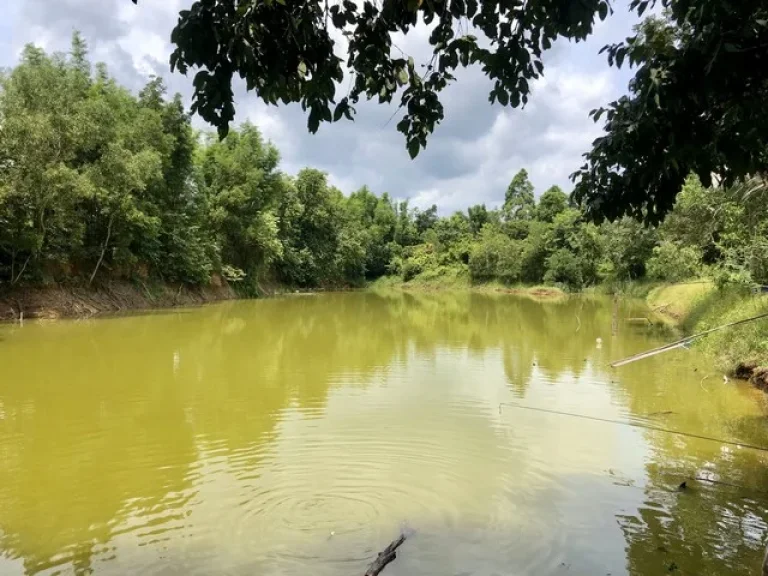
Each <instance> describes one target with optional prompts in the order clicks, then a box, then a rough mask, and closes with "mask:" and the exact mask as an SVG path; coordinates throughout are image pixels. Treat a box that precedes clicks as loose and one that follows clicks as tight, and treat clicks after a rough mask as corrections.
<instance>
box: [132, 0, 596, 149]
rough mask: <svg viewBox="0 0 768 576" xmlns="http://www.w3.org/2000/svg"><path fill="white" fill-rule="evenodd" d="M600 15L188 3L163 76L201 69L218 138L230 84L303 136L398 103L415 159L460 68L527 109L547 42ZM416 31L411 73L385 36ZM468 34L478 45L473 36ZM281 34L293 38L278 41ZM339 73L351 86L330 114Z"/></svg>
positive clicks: (592, 11)
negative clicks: (293, 112) (281, 111)
mask: <svg viewBox="0 0 768 576" xmlns="http://www.w3.org/2000/svg"><path fill="white" fill-rule="evenodd" d="M133 1H134V2H136V0H133ZM609 11H610V7H609V3H608V2H607V1H606V0H584V1H582V2H552V1H551V0H539V1H537V2H529V3H528V4H527V5H524V4H522V3H517V2H499V1H498V0H470V1H464V0H453V1H450V2H448V1H446V2H423V1H421V0H404V1H386V2H383V3H379V2H376V1H375V0H364V1H362V2H353V1H351V0H339V1H336V2H332V3H328V2H325V1H324V0H322V1H321V0H309V1H296V0H285V1H283V0H250V1H247V2H240V3H232V2H223V1H209V2H195V3H194V4H193V5H192V6H191V8H190V9H189V10H183V11H182V12H181V13H180V15H179V23H178V25H177V27H176V28H175V30H174V31H173V33H172V35H171V40H172V42H173V43H174V44H175V45H176V49H175V50H174V52H173V54H172V56H171V66H172V68H175V69H179V70H181V71H182V72H186V71H187V70H188V69H189V68H196V69H199V71H198V72H197V74H196V76H195V81H194V84H195V93H194V101H193V108H194V110H196V111H197V112H198V113H199V114H200V115H201V116H202V117H203V118H204V119H206V120H207V121H209V122H211V123H212V124H214V125H215V126H217V127H218V128H219V132H220V133H221V134H222V135H225V134H226V133H227V129H228V126H229V124H230V123H231V121H232V119H233V118H234V113H235V111H234V104H233V93H232V80H233V77H234V75H235V74H237V75H239V76H241V77H242V78H244V79H245V81H246V85H247V87H248V89H249V90H253V91H254V92H256V94H257V95H258V96H259V97H260V98H261V99H262V100H264V102H266V103H269V104H276V103H277V102H278V101H281V102H283V103H289V102H299V103H301V105H302V107H303V109H304V110H307V111H308V112H309V117H308V126H309V129H310V131H312V132H315V131H316V130H317V129H318V126H319V124H320V122H331V121H337V120H339V119H341V118H342V117H346V118H348V119H352V118H353V114H354V113H355V109H354V107H353V105H354V104H356V103H357V102H358V101H359V100H360V98H361V97H365V98H367V99H372V98H378V99H379V101H380V102H390V101H392V100H393V98H394V97H396V96H397V95H398V94H399V97H400V106H401V108H403V110H404V111H405V114H404V117H403V119H402V120H401V122H400V123H399V124H398V130H399V131H401V132H402V133H403V134H405V136H406V140H407V147H408V150H409V152H410V154H411V156H415V155H416V154H417V153H418V151H419V149H420V148H423V147H424V146H426V143H427V135H428V134H429V133H430V132H432V131H433V130H434V128H435V125H436V124H438V123H439V122H440V121H441V120H442V118H443V106H442V104H441V103H440V100H439V97H438V96H439V93H440V92H441V91H442V90H443V89H444V88H445V87H446V86H447V85H448V84H449V83H450V82H451V81H453V80H454V79H455V76H454V72H455V71H456V69H457V68H459V67H460V66H461V67H467V66H478V67H480V68H482V69H483V71H484V72H485V73H486V74H487V75H488V76H489V77H490V78H491V80H492V81H493V82H494V85H493V89H492V90H491V93H490V96H489V98H490V101H491V102H492V103H493V102H499V103H500V104H502V105H504V106H506V105H508V104H511V105H512V106H514V107H518V106H520V105H524V104H525V103H526V102H527V101H528V95H529V93H530V82H531V81H532V80H535V79H536V78H539V77H540V76H541V74H542V73H543V71H544V64H543V62H542V56H543V53H544V52H545V51H546V50H548V49H549V48H550V47H551V46H552V43H553V42H554V41H555V40H556V39H557V38H559V37H563V38H568V39H573V40H583V39H584V38H586V37H587V35H588V34H590V33H591V31H592V28H593V26H594V23H595V20H596V18H597V17H599V18H600V19H605V17H606V16H607V15H608V12H609ZM420 21H423V22H425V23H426V24H427V25H432V29H431V34H430V36H429V45H430V48H431V51H432V55H431V58H430V60H429V61H428V62H423V63H416V62H415V61H414V59H413V58H411V57H409V56H408V55H405V54H402V53H401V52H398V51H393V50H392V49H393V48H394V42H393V36H394V35H396V34H408V33H409V32H411V31H412V30H413V29H414V27H415V26H416V24H417V23H418V22H420ZM467 23H471V24H472V27H473V30H472V32H476V33H478V34H482V35H484V36H485V38H484V39H483V38H481V39H478V38H477V37H476V36H475V35H473V34H470V33H469V29H468V26H467V25H466V24H467ZM286 30H290V34H282V33H280V34H277V33H276V31H286ZM341 35H344V36H346V40H347V41H346V43H345V44H346V62H345V61H344V60H345V59H344V54H343V53H342V52H341V50H340V49H341V46H342V44H341V43H339V42H337V41H336V40H335V38H338V36H341ZM344 64H346V66H347V68H348V69H349V70H350V73H351V75H352V85H351V89H350V91H349V95H348V96H345V97H343V98H341V99H340V100H339V102H338V103H336V101H335V98H336V83H340V82H341V81H342V79H343V78H344V69H343V65H344Z"/></svg>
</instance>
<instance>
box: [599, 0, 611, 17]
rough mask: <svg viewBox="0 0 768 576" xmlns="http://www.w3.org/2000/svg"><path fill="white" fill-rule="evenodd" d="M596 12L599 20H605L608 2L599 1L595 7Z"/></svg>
mask: <svg viewBox="0 0 768 576" xmlns="http://www.w3.org/2000/svg"><path fill="white" fill-rule="evenodd" d="M597 13H598V14H599V16H600V20H605V19H606V17H607V16H608V4H607V3H605V2H600V4H599V5H598V7H597Z"/></svg>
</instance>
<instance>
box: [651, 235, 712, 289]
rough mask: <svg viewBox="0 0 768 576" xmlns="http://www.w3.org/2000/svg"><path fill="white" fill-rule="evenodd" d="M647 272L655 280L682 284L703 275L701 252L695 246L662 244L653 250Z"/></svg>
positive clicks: (666, 242)
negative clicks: (682, 281) (681, 282)
mask: <svg viewBox="0 0 768 576" xmlns="http://www.w3.org/2000/svg"><path fill="white" fill-rule="evenodd" d="M647 271H648V276H649V277H650V278H653V279H654V280H669V281H670V282H680V281H681V280H688V279H690V278H695V277H697V276H699V275H700V274H701V250H700V249H699V248H697V247H695V246H678V245H677V244H675V243H673V242H668V241H664V242H661V243H660V244H659V245H658V246H656V247H655V248H654V249H653V256H651V258H650V259H649V260H648V264H647Z"/></svg>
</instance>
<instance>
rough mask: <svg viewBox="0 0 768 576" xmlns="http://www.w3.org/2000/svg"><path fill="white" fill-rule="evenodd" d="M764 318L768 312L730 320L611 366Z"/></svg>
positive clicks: (647, 356) (659, 352)
mask: <svg viewBox="0 0 768 576" xmlns="http://www.w3.org/2000/svg"><path fill="white" fill-rule="evenodd" d="M762 318H768V312H767V313H765V314H760V315H759V316H753V317H752V318H746V319H744V320H737V321H736V322H729V323H728V324H723V325H722V326H716V327H715V328H710V329H709V330H705V331H704V332H699V333H698V334H693V335H691V336H688V337H687V338H683V339H682V340H678V341H677V342H672V343H671V344H667V345H666V346H659V347H658V348H654V349H653V350H648V351H646V352H641V353H640V354H635V355H634V356H630V357H629V358H624V359H623V360H618V361H616V362H612V363H611V368H618V367H619V366H624V365H625V364H631V363H632V362H637V361H638V360H643V359H644V358H650V357H651V356H656V355H657V354H661V353H663V352H669V351H670V350H674V349H675V348H680V347H681V346H685V345H686V344H688V343H689V342H691V341H692V340H695V339H696V338H701V337H702V336H706V335H707V334H711V333H712V332H717V331H718V330H722V329H724V328H731V327H732V326H738V325H740V324H746V323H747V322H754V321H755V320H760V319H762Z"/></svg>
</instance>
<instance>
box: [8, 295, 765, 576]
mask: <svg viewBox="0 0 768 576" xmlns="http://www.w3.org/2000/svg"><path fill="white" fill-rule="evenodd" d="M638 306H639V305H636V304H632V303H621V304H620V305H619V306H618V307H617V308H614V305H613V303H612V302H611V300H609V299H597V298H575V297H574V298H569V299H563V300H557V301H549V302H542V301H537V300H534V299H531V298H528V297H524V296H514V295H495V294H479V293H469V292H463V293H434V294H413V293H403V292H393V293H380V294H379V293H349V294H327V295H320V296H293V297H288V298H282V299H272V300H261V301H244V302H228V303H223V304H219V305H214V306H209V307H205V308H200V309H191V310H175V311H169V312H163V313H154V314H143V315H133V316H126V317H118V318H108V319H96V320H88V321H60V322H48V323H45V322H36V323H32V322H27V323H25V324H24V326H23V327H19V326H17V325H3V326H0V574H22V573H27V574H36V573H46V574H54V573H77V574H89V573H95V574H126V573H135V574H185V575H186V574H237V575H245V574H248V575H267V576H271V575H294V574H295V575H302V576H303V575H306V574H313V575H320V576H324V575H341V574H343V575H352V576H354V575H362V574H363V573H364V572H365V568H366V566H367V565H368V563H369V562H370V561H371V560H372V559H373V558H374V557H375V556H376V554H377V552H378V551H380V550H381V549H383V548H384V547H385V546H386V545H387V544H388V543H389V541H390V540H392V539H393V538H395V537H396V536H397V535H398V534H399V533H400V531H401V530H405V531H406V532H407V533H408V534H409V538H408V539H407V540H406V542H405V543H404V544H403V546H402V547H401V548H400V550H399V555H398V558H397V559H396V560H395V561H394V562H393V563H392V564H390V565H389V566H388V567H387V568H386V569H385V571H384V572H383V574H384V576H406V575H408V576H414V575H421V574H423V575H433V574H434V575H444V576H449V575H496V574H498V575H502V574H503V575H529V574H530V575H536V576H541V575H544V576H547V575H563V576H572V575H584V576H604V575H608V574H610V575H611V576H620V575H625V574H632V575H649V576H651V575H653V576H655V575H660V574H677V575H696V576H706V575H718V576H732V575H733V576H735V575H745V574H757V573H758V572H759V566H760V562H761V558H762V551H763V543H764V539H765V538H766V536H768V452H764V451H761V450H757V449H754V448H750V447H740V446H737V445H736V444H734V443H741V444H751V445H757V446H768V423H767V422H768V420H767V419H766V417H765V415H764V414H765V413H764V410H765V400H764V399H763V396H762V394H763V393H762V392H759V391H756V390H754V389H752V388H751V387H749V386H748V385H745V384H740V383H734V382H727V383H726V382H725V381H724V379H723V375H722V374H721V373H719V372H716V371H713V370H712V367H711V363H710V362H707V361H705V360H704V359H701V358H698V357H697V356H696V352H695V350H677V351H674V352H671V353H668V354H664V355H660V356H656V357H653V358H650V359H647V360H643V361H641V362H637V363H634V364H630V365H628V366H625V367H623V368H619V369H611V368H610V367H609V366H608V364H609V362H610V361H612V360H616V359H619V358H622V357H625V356H629V355H631V354H634V353H636V352H639V351H642V350H644V349H647V348H650V347H653V346H656V345H659V344H661V343H662V342H663V341H664V338H662V337H661V336H659V335H658V334H656V333H654V332H653V331H651V330H649V329H648V328H646V327H643V326H642V325H639V324H634V323H628V322H627V321H626V319H627V318H628V317H632V316H638V315H643V314H644V311H643V310H642V309H640V308H638ZM666 338H669V336H667V337H666ZM583 416H587V417H591V418H595V419H589V418H584V417H583ZM649 427H650V428H649ZM660 429H664V430H666V431H662V430H660ZM670 431H677V432H683V433H684V434H686V435H684V434H674V433H672V432H670ZM690 435H695V436H699V437H693V436H690ZM704 437H706V438H704ZM707 438H713V439H715V440H711V439H707ZM697 477H698V478H704V479H707V480H716V481H717V482H709V481H703V480H694V479H695V478H697ZM683 481H685V482H686V486H687V488H685V489H683V490H680V489H678V486H679V485H680V484H681V482H683Z"/></svg>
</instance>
